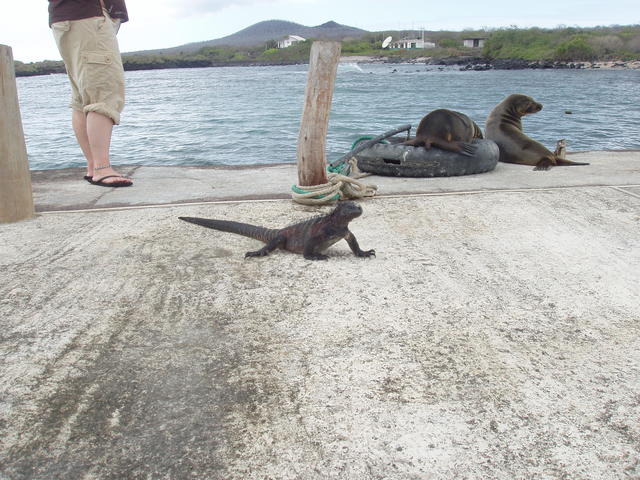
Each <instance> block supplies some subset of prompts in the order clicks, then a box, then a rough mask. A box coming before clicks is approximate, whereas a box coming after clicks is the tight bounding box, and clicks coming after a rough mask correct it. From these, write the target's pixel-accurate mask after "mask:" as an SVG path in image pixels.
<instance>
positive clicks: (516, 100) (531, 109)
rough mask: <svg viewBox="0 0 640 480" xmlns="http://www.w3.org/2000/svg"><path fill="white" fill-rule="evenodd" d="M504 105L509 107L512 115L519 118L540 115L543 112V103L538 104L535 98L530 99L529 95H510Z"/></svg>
mask: <svg viewBox="0 0 640 480" xmlns="http://www.w3.org/2000/svg"><path fill="white" fill-rule="evenodd" d="M504 104H505V105H506V106H507V108H508V110H509V111H510V113H512V114H514V115H516V116H518V117H524V116H525V115H530V114H532V113H538V112H539V111H540V110H542V104H541V103H538V102H536V101H535V100H534V99H533V98H531V97H528V96H527V95H522V94H520V93H514V94H513V95H509V96H508V97H507V98H506V99H505V100H504Z"/></svg>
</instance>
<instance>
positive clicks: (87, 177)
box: [82, 175, 93, 183]
mask: <svg viewBox="0 0 640 480" xmlns="http://www.w3.org/2000/svg"><path fill="white" fill-rule="evenodd" d="M82 178H84V179H85V180H86V181H87V182H89V183H93V177H92V176H91V175H85V176H84V177H82Z"/></svg>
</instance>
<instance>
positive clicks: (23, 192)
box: [0, 45, 35, 223]
mask: <svg viewBox="0 0 640 480" xmlns="http://www.w3.org/2000/svg"><path fill="white" fill-rule="evenodd" d="M34 213H35V211H34V207H33V192H32V189H31V174H30V172H29V162H28V160H27V148H26V145H25V142H24V132H23V130H22V119H21V117H20V106H19V105H18V89H17V87H16V75H15V70H14V66H13V54H12V52H11V47H8V46H6V45H0V223H9V222H17V221H20V220H24V219H27V218H30V217H32V216H33V215H34Z"/></svg>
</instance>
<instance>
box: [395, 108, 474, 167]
mask: <svg viewBox="0 0 640 480" xmlns="http://www.w3.org/2000/svg"><path fill="white" fill-rule="evenodd" d="M474 138H482V130H480V127H478V125H476V124H475V122H474V121H473V120H471V119H470V118H469V117H467V116H466V115H465V114H464V113H460V112H454V111H453V110H446V109H444V108H441V109H439V110H434V111H433V112H430V113H428V114H427V115H425V116H424V118H423V119H422V120H421V121H420V124H419V125H418V129H417V130H416V136H415V138H413V139H411V140H407V141H406V142H404V145H412V146H414V147H424V148H431V147H438V148H441V149H442V150H448V151H450V152H456V153H461V154H462V155H468V156H471V155H473V153H474V151H475V149H474V148H473V146H472V145H471V143H470V142H471V140H473V139H474Z"/></svg>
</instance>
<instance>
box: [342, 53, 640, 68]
mask: <svg viewBox="0 0 640 480" xmlns="http://www.w3.org/2000/svg"><path fill="white" fill-rule="evenodd" d="M340 61H341V62H342V63H410V64H416V65H422V64H424V65H432V66H440V67H456V66H457V67H459V68H460V70H464V71H483V70H525V69H575V70H592V69H594V70H595V69H601V70H640V60H632V61H622V60H615V61H592V62H560V61H549V60H537V61H531V60H522V59H494V60H490V59H487V58H483V57H447V58H436V57H418V58H412V59H396V58H393V59H390V58H388V57H366V56H357V57H346V56H345V57H341V58H340Z"/></svg>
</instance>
